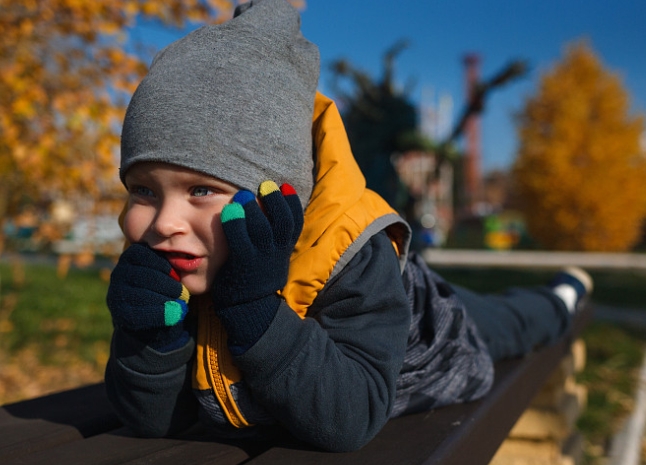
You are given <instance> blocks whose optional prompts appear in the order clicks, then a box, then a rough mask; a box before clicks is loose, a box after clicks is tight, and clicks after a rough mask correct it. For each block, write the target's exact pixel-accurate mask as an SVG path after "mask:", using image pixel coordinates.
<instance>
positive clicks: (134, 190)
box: [132, 186, 155, 197]
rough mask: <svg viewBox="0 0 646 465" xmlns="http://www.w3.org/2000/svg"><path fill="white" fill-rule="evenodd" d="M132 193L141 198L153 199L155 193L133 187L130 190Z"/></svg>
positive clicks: (144, 188) (139, 187)
mask: <svg viewBox="0 0 646 465" xmlns="http://www.w3.org/2000/svg"><path fill="white" fill-rule="evenodd" d="M132 193H133V194H136V195H141V196H144V197H154V196H155V193H154V192H153V191H152V190H151V189H149V188H147V187H146V186H134V187H133V188H132Z"/></svg>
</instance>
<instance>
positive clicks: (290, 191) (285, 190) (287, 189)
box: [280, 184, 296, 195]
mask: <svg viewBox="0 0 646 465" xmlns="http://www.w3.org/2000/svg"><path fill="white" fill-rule="evenodd" d="M280 192H281V194H283V195H296V190H295V189H294V188H293V187H292V186H291V185H290V184H283V185H282V186H280Z"/></svg>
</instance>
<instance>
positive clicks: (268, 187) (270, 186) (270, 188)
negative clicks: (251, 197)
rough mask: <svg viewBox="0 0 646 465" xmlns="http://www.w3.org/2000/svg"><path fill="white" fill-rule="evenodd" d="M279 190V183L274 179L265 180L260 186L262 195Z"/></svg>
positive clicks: (259, 191)
mask: <svg viewBox="0 0 646 465" xmlns="http://www.w3.org/2000/svg"><path fill="white" fill-rule="evenodd" d="M277 190H278V185H277V184H276V183H275V182H274V181H265V182H263V183H262V184H260V187H258V194H260V196H261V197H266V196H267V195H269V194H271V193H272V192H276V191H277Z"/></svg>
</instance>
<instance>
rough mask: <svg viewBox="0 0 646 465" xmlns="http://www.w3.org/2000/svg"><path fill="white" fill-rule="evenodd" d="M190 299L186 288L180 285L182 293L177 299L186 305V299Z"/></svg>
mask: <svg viewBox="0 0 646 465" xmlns="http://www.w3.org/2000/svg"><path fill="white" fill-rule="evenodd" d="M190 298H191V294H190V292H188V289H186V286H184V285H183V284H182V293H181V294H180V295H179V299H180V300H183V301H184V302H186V303H188V299H190Z"/></svg>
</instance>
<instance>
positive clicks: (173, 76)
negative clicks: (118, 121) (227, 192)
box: [120, 0, 319, 205]
mask: <svg viewBox="0 0 646 465" xmlns="http://www.w3.org/2000/svg"><path fill="white" fill-rule="evenodd" d="M318 76H319V53H318V48H317V47H316V46H315V45H314V44H312V43H311V42H309V41H307V40H306V39H305V38H304V37H303V36H302V35H301V32H300V15H299V14H298V12H297V11H296V10H295V9H294V8H293V7H292V6H291V5H290V4H289V3H287V1H286V0H253V2H250V3H246V4H244V5H241V6H239V7H238V9H237V10H236V16H234V18H233V19H231V20H230V21H227V22H225V23H223V24H219V25H213V26H205V27H202V28H200V29H198V30H196V31H194V32H192V33H190V34H189V35H187V36H186V37H184V38H182V39H180V40H178V41H176V42H174V43H172V44H171V45H169V46H168V47H166V48H165V49H164V50H162V51H161V52H159V53H158V54H157V55H156V56H155V59H154V60H153V63H152V65H151V67H150V70H149V72H148V75H147V76H146V77H145V78H144V79H143V80H142V82H141V83H140V84H139V87H138V88H137V90H136V91H135V93H134V95H133V97H132V100H131V101H130V105H129V106H128V110H127V112H126V117H125V120H124V123H123V132H122V135H121V168H120V176H121V180H122V181H123V180H124V178H125V174H126V171H127V170H128V168H130V167H131V166H132V165H133V164H134V163H137V162H143V161H156V162H166V163H172V164H175V165H179V166H183V167H186V168H190V169H193V170H196V171H199V172H202V173H205V174H208V175H211V176H215V177H216V178H219V179H222V180H224V181H227V182H229V183H232V184H234V185H237V186H239V187H242V188H246V189H249V190H250V191H252V192H255V191H256V189H257V188H258V185H259V184H260V183H261V182H262V181H265V180H268V179H270V180H273V181H276V183H278V184H279V185H280V184H281V183H283V182H288V183H290V184H291V185H293V186H294V188H295V189H296V192H297V193H298V195H299V196H300V198H301V202H302V203H303V205H305V204H307V201H308V199H309V196H310V194H311V191H312V182H313V181H312V179H313V174H312V170H313V160H312V135H311V127H312V113H313V106H314V95H315V92H316V86H317V84H318Z"/></svg>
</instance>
